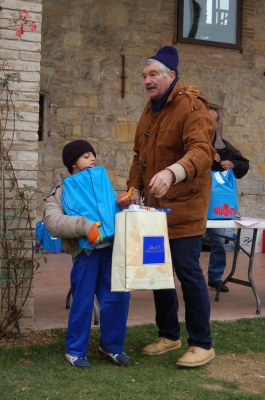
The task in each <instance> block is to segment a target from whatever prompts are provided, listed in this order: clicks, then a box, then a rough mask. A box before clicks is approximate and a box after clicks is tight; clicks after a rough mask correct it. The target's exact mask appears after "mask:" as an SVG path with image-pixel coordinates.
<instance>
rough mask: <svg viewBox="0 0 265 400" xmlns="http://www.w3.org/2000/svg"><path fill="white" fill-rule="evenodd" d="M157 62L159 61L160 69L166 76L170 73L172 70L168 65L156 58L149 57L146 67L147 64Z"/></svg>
mask: <svg viewBox="0 0 265 400" xmlns="http://www.w3.org/2000/svg"><path fill="white" fill-rule="evenodd" d="M155 62H158V63H159V69H160V71H161V73H162V75H163V76H164V77H165V78H166V77H167V76H168V75H169V74H170V72H171V70H170V69H169V68H168V67H166V66H165V65H164V64H162V63H161V62H160V61H157V60H155V59H154V58H148V60H147V61H146V63H145V65H144V67H145V66H146V65H150V64H154V63H155Z"/></svg>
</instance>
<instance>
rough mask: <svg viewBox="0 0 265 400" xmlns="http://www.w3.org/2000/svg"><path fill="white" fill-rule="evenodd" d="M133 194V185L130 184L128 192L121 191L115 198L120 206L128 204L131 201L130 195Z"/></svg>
mask: <svg viewBox="0 0 265 400" xmlns="http://www.w3.org/2000/svg"><path fill="white" fill-rule="evenodd" d="M133 194H134V187H133V186H132V187H131V188H130V189H129V190H128V192H126V193H122V194H120V195H119V196H118V198H117V203H118V205H119V206H120V207H124V206H128V204H130V201H131V197H132V195H133Z"/></svg>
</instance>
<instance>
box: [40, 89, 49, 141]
mask: <svg viewBox="0 0 265 400" xmlns="http://www.w3.org/2000/svg"><path fill="white" fill-rule="evenodd" d="M47 104H48V96H47V94H46V93H43V92H41V93H40V97H39V129H38V136H39V138H38V141H39V142H42V141H45V139H46V138H47Z"/></svg>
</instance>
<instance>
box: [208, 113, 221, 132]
mask: <svg viewBox="0 0 265 400" xmlns="http://www.w3.org/2000/svg"><path fill="white" fill-rule="evenodd" d="M209 114H210V116H211V117H212V120H213V127H214V130H215V131H216V129H217V128H218V127H219V126H220V122H219V121H217V120H218V115H217V112H216V111H214V110H209Z"/></svg>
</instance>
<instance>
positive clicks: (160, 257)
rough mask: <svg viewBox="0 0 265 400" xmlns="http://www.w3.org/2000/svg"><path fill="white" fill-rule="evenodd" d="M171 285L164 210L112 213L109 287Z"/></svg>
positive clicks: (124, 290)
mask: <svg viewBox="0 0 265 400" xmlns="http://www.w3.org/2000/svg"><path fill="white" fill-rule="evenodd" d="M174 288H175V283H174V277H173V268H172V260H171V253H170V247H169V240H168V230H167V218H166V213H165V212H158V211H144V212H143V211H125V212H120V213H118V214H116V216H115V237H114V246H113V256H112V277H111V291H113V292H127V291H133V290H154V289H174Z"/></svg>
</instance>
